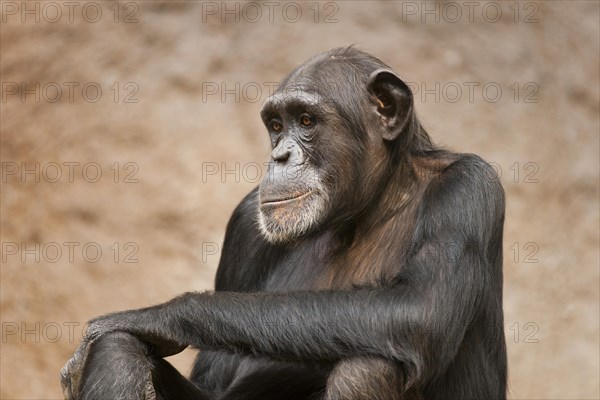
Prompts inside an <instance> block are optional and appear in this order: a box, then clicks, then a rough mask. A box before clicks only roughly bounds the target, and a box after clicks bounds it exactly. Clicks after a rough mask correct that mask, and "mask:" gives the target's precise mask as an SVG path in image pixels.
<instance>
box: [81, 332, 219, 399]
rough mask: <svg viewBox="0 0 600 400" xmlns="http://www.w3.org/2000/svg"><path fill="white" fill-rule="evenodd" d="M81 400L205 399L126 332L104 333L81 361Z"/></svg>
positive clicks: (192, 386) (165, 362)
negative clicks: (83, 364)
mask: <svg viewBox="0 0 600 400" xmlns="http://www.w3.org/2000/svg"><path fill="white" fill-rule="evenodd" d="M77 399H81V400H106V399H114V400H138V399H139V400H171V399H173V400H175V399H178V400H187V399H190V400H192V399H194V400H208V399H209V397H208V396H207V395H206V394H205V393H203V392H202V391H201V390H200V389H198V388H197V387H196V386H195V385H194V384H192V383H191V382H190V381H188V380H187V379H186V378H185V377H183V376H182V375H181V374H180V373H179V372H178V371H177V370H176V369H175V368H174V367H173V366H171V365H170V364H169V363H168V362H167V361H165V360H163V359H161V358H157V357H153V356H151V355H150V353H149V349H148V346H147V345H146V344H145V343H143V342H142V341H140V340H139V339H137V338H136V337H135V336H132V335H130V334H128V333H123V332H115V333H109V334H106V335H104V336H102V337H100V338H99V339H97V340H96V341H95V342H94V343H93V344H92V348H91V350H90V353H89V355H88V358H87V360H86V361H85V366H84V370H83V381H82V382H81V385H80V389H79V396H78V397H77Z"/></svg>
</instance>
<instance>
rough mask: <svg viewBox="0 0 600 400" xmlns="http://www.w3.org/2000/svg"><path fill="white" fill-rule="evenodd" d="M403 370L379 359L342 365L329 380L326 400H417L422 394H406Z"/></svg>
mask: <svg viewBox="0 0 600 400" xmlns="http://www.w3.org/2000/svg"><path fill="white" fill-rule="evenodd" d="M401 372H402V371H401V369H400V367H399V366H398V365H397V364H395V363H393V362H392V361H389V360H384V359H379V358H353V359H349V360H344V361H341V362H340V363H338V364H337V365H336V367H335V368H334V369H333V371H332V372H331V374H330V375H329V378H328V380H327V390H326V392H325V398H324V400H378V399H386V400H417V399H420V398H421V396H420V395H419V394H418V393H412V392H410V391H408V392H407V391H406V390H405V388H404V387H403V377H402V373H401Z"/></svg>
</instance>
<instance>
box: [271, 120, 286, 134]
mask: <svg viewBox="0 0 600 400" xmlns="http://www.w3.org/2000/svg"><path fill="white" fill-rule="evenodd" d="M270 124H271V129H273V130H274V131H275V132H281V130H282V129H283V125H281V123H280V122H279V121H276V120H271V122H270Z"/></svg>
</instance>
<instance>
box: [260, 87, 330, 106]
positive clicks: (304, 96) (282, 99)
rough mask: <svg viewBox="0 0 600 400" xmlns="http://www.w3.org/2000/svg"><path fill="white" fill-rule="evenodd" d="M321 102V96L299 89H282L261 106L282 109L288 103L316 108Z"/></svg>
mask: <svg viewBox="0 0 600 400" xmlns="http://www.w3.org/2000/svg"><path fill="white" fill-rule="evenodd" d="M322 102H323V96H321V95H320V94H318V93H316V92H312V91H307V90H304V89H300V88H284V89H282V90H280V91H277V92H276V93H274V94H273V95H272V96H271V97H269V98H268V99H267V100H266V101H265V104H264V105H263V110H264V109H267V108H277V107H282V106H285V105H287V104H290V103H298V104H304V105H307V106H318V105H319V104H321V103H322Z"/></svg>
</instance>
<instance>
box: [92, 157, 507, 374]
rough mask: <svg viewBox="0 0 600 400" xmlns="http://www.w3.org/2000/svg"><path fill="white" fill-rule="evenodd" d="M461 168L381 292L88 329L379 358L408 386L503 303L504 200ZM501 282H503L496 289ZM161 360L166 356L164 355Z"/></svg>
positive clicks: (191, 307) (315, 295) (440, 185)
mask: <svg viewBox="0 0 600 400" xmlns="http://www.w3.org/2000/svg"><path fill="white" fill-rule="evenodd" d="M466 167H468V165H460V164H459V165H457V166H451V167H449V168H448V170H447V172H445V173H444V174H443V175H442V176H441V177H440V178H436V180H434V182H432V184H431V185H430V187H429V188H428V191H427V193H426V195H425V198H424V199H423V203H422V205H421V209H420V211H419V217H418V221H417V228H416V231H415V236H414V238H413V241H414V244H415V249H414V250H415V251H414V255H413V256H412V257H411V259H410V260H409V261H408V263H407V264H406V265H405V266H404V267H403V270H402V272H401V276H400V277H399V279H398V280H397V282H395V283H394V284H390V285H389V286H388V287H383V288H378V289H372V290H368V289H364V290H348V291H298V292H271V293H267V292H256V293H235V292H214V293H213V292H205V293H187V294H184V295H182V296H180V297H177V298H175V299H173V300H171V301H169V302H167V303H164V304H161V305H158V306H154V307H150V308H145V309H140V310H133V311H125V312H120V313H115V314H110V315H107V316H104V317H100V318H98V319H96V320H93V321H92V323H91V328H90V331H91V332H92V334H93V332H94V331H95V330H97V331H98V332H100V333H102V332H105V331H107V330H120V331H126V332H129V333H131V334H134V335H136V336H137V337H139V338H141V339H143V340H145V341H147V342H149V343H151V344H155V345H156V346H157V353H159V354H161V349H160V347H161V341H164V340H166V341H168V342H171V343H177V344H179V345H181V346H185V345H192V346H195V347H199V348H215V349H229V350H232V351H238V352H248V353H254V354H260V355H266V356H271V357H274V358H279V359H291V360H320V361H338V360H341V359H344V358H351V357H357V356H378V357H383V358H386V359H391V360H395V361H398V362H401V363H403V365H404V367H405V371H406V372H407V374H408V375H409V376H408V379H409V380H410V381H413V382H416V381H422V380H424V379H427V378H430V376H428V373H429V371H442V370H444V368H445V366H448V365H449V363H450V362H451V361H452V359H453V358H454V357H455V355H456V352H457V351H458V348H459V346H460V344H461V342H462V340H463V337H464V335H465V331H466V329H467V328H468V326H469V324H471V323H472V321H473V318H474V317H475V315H476V313H477V312H478V311H481V310H482V309H484V308H485V307H486V306H488V304H489V301H494V302H496V301H499V300H500V299H498V298H494V296H501V290H498V287H499V286H500V288H501V271H497V270H495V269H497V267H496V266H495V265H494V264H496V263H494V262H493V260H495V259H497V257H498V253H499V252H500V254H501V242H500V240H499V239H501V231H502V221H503V209H504V204H503V194H502V192H501V189H500V186H499V185H498V184H497V182H496V181H495V178H492V177H493V175H492V174H490V173H488V172H486V171H483V172H482V171H481V170H480V169H477V168H466ZM498 280H499V282H498ZM163 353H164V352H163Z"/></svg>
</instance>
